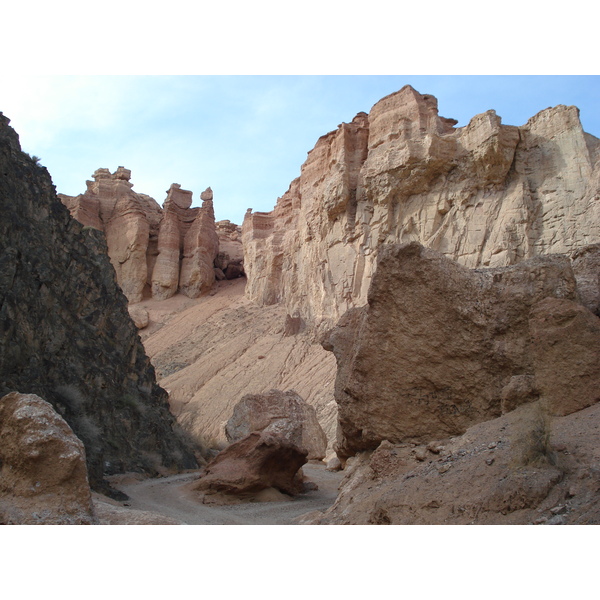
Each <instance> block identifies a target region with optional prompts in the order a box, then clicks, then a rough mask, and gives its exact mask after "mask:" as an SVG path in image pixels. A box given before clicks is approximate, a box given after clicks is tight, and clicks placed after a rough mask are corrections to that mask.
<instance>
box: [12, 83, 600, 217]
mask: <svg viewBox="0 0 600 600" xmlns="http://www.w3.org/2000/svg"><path fill="white" fill-rule="evenodd" d="M407 83H408V84H411V85H412V86H413V87H414V88H415V89H417V90H418V91H420V92H421V93H427V94H433V95H434V96H436V97H437V99H438V107H439V112H440V115H442V116H445V117H449V118H455V119H458V121H459V123H458V126H464V125H466V124H467V123H468V122H469V120H470V119H471V118H472V117H473V116H474V115H475V114H478V113H481V112H484V111H486V110H488V109H495V110H496V112H497V113H498V114H499V115H500V116H501V117H502V122H503V123H506V124H510V125H522V124H524V123H525V122H526V121H527V119H529V118H530V117H532V116H533V115H534V114H536V113H537V112H539V111H540V110H542V109H544V108H547V107H548V106H555V105H557V104H567V105H571V104H574V105H576V106H578V107H579V108H580V111H581V120H582V123H583V125H584V129H585V130H586V131H588V132H589V133H592V134H593V135H596V136H597V137H600V113H599V111H598V107H599V106H600V76H595V75H592V76H469V75H464V76H457V75H441V76H433V75H428V76H416V75H406V76H402V75H394V76H379V75H367V76H358V75H350V76H327V75H320V76H300V75H283V76H267V75H259V76H249V75H246V76H219V75H216V76H158V75H150V76H127V75H118V76H108V75H92V76H85V75H74V76H59V75H15V76H10V77H4V78H3V79H2V80H0V111H2V112H4V114H5V115H6V116H7V117H9V118H10V119H11V124H12V126H13V127H14V128H15V129H16V131H17V132H18V133H19V135H20V138H21V145H22V147H23V149H24V150H25V151H27V152H29V153H30V154H32V155H36V156H40V157H41V162H42V164H43V165H44V166H46V167H47V168H48V170H49V171H50V174H51V175H52V178H53V181H54V183H55V185H56V188H57V190H58V191H59V192H63V193H65V194H70V195H76V194H78V193H82V192H84V191H85V181H86V179H89V178H90V177H91V174H92V173H93V172H94V170H95V169H97V168H99V167H107V168H109V169H110V170H111V171H114V170H115V169H116V168H117V167H118V166H119V165H123V166H125V167H126V168H128V169H131V171H132V179H131V181H132V183H133V184H134V188H133V189H134V190H135V191H137V192H140V193H145V194H149V195H150V196H152V197H153V198H155V199H156V200H157V201H158V202H159V203H161V204H162V202H163V201H164V199H165V196H166V190H167V188H168V187H169V186H170V185H171V183H179V184H181V186H182V187H183V188H184V189H190V190H192V191H193V192H194V199H195V201H197V202H199V197H200V193H201V192H202V191H203V190H204V189H205V188H206V187H208V186H211V187H212V189H213V192H214V194H215V211H216V216H217V219H229V220H231V221H234V222H236V223H241V221H242V219H243V216H244V213H245V211H246V209H247V208H253V209H254V210H262V211H268V210H271V209H272V208H273V207H274V205H275V202H276V200H277V198H278V197H279V196H281V195H282V194H283V193H284V192H285V191H286V190H287V187H288V185H289V183H290V182H291V181H292V179H294V178H295V177H297V176H298V175H299V174H300V166H301V164H302V163H303V162H304V160H305V159H306V154H307V152H308V151H309V150H311V149H312V148H313V146H314V144H315V142H316V141H317V139H318V138H319V137H320V136H321V135H324V134H325V133H327V132H328V131H331V130H333V129H335V128H336V127H337V125H338V124H340V123H341V122H348V121H351V120H352V118H353V117H354V116H355V114H356V113H357V112H359V111H365V112H369V110H370V109H371V107H372V106H373V104H375V103H376V102H377V101H378V100H379V99H381V98H382V97H383V96H385V95H387V94H389V93H392V92H394V91H397V90H399V89H400V88H401V87H402V86H403V85H405V84H407Z"/></svg>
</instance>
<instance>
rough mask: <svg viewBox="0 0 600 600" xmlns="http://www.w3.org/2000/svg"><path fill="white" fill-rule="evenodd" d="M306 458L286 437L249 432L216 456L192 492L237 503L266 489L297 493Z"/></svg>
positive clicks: (299, 490)
mask: <svg viewBox="0 0 600 600" xmlns="http://www.w3.org/2000/svg"><path fill="white" fill-rule="evenodd" d="M306 456H307V451H306V450H304V449H301V448H299V447H298V446H296V445H295V444H293V443H291V442H290V441H289V439H286V437H285V436H281V435H276V434H273V433H268V432H266V431H265V432H261V433H258V432H255V433H251V434H250V435H248V436H246V437H245V438H243V439H242V440H240V441H239V442H235V443H234V444H232V445H231V446H228V447H227V448H225V450H223V451H222V452H221V453H220V454H218V455H217V456H216V457H215V458H214V459H213V460H212V461H211V462H210V463H209V464H208V465H207V466H206V468H205V471H204V474H203V475H202V476H201V478H200V479H199V480H198V481H197V482H196V483H194V485H193V486H192V489H193V490H195V491H197V492H202V493H204V494H206V495H207V496H211V495H215V494H216V495H219V496H221V497H224V498H227V497H229V498H230V499H233V498H236V499H240V500H244V499H245V500H249V499H253V498H254V497H255V496H256V494H258V493H259V492H261V491H263V490H266V489H269V488H275V489H276V490H278V491H280V492H283V493H284V494H289V495H294V494H298V493H301V492H302V491H303V489H304V486H303V483H302V477H301V476H299V474H298V470H299V469H300V467H302V465H303V464H305V463H306V462H307V458H306ZM205 501H206V500H205ZM209 501H210V500H209Z"/></svg>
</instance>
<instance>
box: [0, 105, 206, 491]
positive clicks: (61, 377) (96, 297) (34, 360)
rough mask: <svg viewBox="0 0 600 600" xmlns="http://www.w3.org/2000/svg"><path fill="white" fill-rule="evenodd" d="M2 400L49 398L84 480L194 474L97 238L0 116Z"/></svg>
mask: <svg viewBox="0 0 600 600" xmlns="http://www.w3.org/2000/svg"><path fill="white" fill-rule="evenodd" d="M0 172H1V173H2V178H0V213H1V214H2V219H1V220H0V394H2V395H4V394H7V393H9V392H11V391H15V390H18V391H20V392H22V393H27V394H37V395H38V396H40V397H42V398H44V399H45V400H46V401H48V402H50V404H52V406H54V408H55V409H56V410H57V412H58V413H59V414H60V415H61V416H62V417H63V418H64V419H65V420H66V421H67V423H68V424H69V426H70V427H71V428H72V429H73V431H74V432H75V434H76V435H77V437H79V438H80V439H81V440H82V441H83V443H84V445H85V449H86V458H87V464H88V474H89V478H90V482H91V484H92V486H93V487H95V488H96V489H101V488H102V485H103V474H104V473H105V472H106V473H115V472H120V471H123V470H133V471H140V470H142V471H146V472H149V473H157V472H159V471H160V470H162V469H166V468H176V469H179V468H186V467H193V466H194V465H195V464H196V463H195V460H194V458H193V454H192V452H191V451H190V450H189V449H188V447H187V445H186V444H185V443H184V442H183V441H182V439H181V438H180V437H179V434H178V433H177V429H176V428H175V423H174V419H173V417H172V415H171V414H170V412H169V410H168V405H167V394H166V392H165V391H164V390H163V389H162V388H160V387H159V386H158V385H157V384H156V378H155V372H154V368H153V367H152V365H151V364H150V361H149V359H148V358H147V356H146V354H145V352H144V348H143V346H142V343H141V341H140V338H139V336H138V333H137V329H136V327H135V325H134V324H133V322H132V320H131V318H130V317H129V314H128V312H127V299H126V297H125V296H124V295H123V293H122V292H121V290H120V289H119V286H118V285H117V282H116V280H115V270H114V268H113V267H112V266H111V263H110V261H109V259H108V256H107V249H106V244H105V242H104V239H103V238H104V236H102V235H101V234H100V233H99V232H97V231H96V230H95V229H93V228H86V227H83V226H82V225H81V224H80V223H79V222H77V221H76V220H75V219H73V218H71V216H70V215H69V211H68V210H67V209H66V208H65V207H64V206H63V205H62V204H61V202H60V201H59V200H58V198H57V197H56V193H55V190H54V186H53V185H52V181H51V179H50V176H49V174H48V172H47V171H46V170H45V169H44V168H43V167H40V166H38V165H36V164H35V163H34V161H33V160H31V159H30V158H29V157H28V156H27V155H25V154H23V153H22V152H21V151H20V146H19V140H18V136H17V134H16V133H15V132H14V131H13V130H12V128H10V127H9V125H8V119H6V118H5V117H4V116H2V115H0Z"/></svg>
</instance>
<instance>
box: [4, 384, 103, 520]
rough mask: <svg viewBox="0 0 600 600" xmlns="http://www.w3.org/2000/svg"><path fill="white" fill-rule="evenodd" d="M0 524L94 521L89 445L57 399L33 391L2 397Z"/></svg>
mask: <svg viewBox="0 0 600 600" xmlns="http://www.w3.org/2000/svg"><path fill="white" fill-rule="evenodd" d="M0 439H1V440H2V443H1V444H0V524H10V525H15V524H19V525H89V524H92V523H93V522H94V521H95V518H94V510H93V505H92V495H91V491H90V486H89V483H88V477H87V468H86V464H85V450H84V447H83V443H82V442H81V440H79V439H78V438H77V437H76V436H75V434H74V433H73V430H72V429H71V428H70V427H69V426H68V425H67V423H66V421H65V420H64V419H63V418H62V417H61V416H60V415H59V414H58V413H57V412H56V411H55V410H54V409H53V408H52V405H51V404H49V403H48V402H46V401H45V400H42V398H40V397H39V396H36V395H34V394H20V393H17V392H12V393H10V394H7V395H6V396H4V397H3V398H2V399H0Z"/></svg>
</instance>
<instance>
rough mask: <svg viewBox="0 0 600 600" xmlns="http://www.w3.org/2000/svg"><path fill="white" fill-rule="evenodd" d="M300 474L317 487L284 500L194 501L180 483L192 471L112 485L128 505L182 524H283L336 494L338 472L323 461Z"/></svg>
mask: <svg viewBox="0 0 600 600" xmlns="http://www.w3.org/2000/svg"><path fill="white" fill-rule="evenodd" d="M303 471H304V474H305V475H306V476H307V477H308V478H309V479H310V480H311V481H314V482H315V483H316V484H317V485H318V486H319V489H318V490H314V491H311V492H308V493H306V494H302V495H300V496H297V497H296V498H294V499H293V500H290V501H284V502H253V503H248V504H235V505H230V506H209V505H204V504H199V503H197V502H194V501H193V500H192V499H191V498H189V497H188V496H187V495H186V494H185V492H184V490H183V489H182V486H183V485H184V484H187V483H189V482H191V481H193V480H194V479H195V478H196V477H197V474H196V473H186V474H183V475H173V476H171V477H163V478H159V479H147V480H144V481H137V482H131V483H121V484H119V485H115V487H117V488H118V489H120V490H121V491H123V492H125V493H126V494H127V495H128V496H129V498H130V500H129V501H128V502H127V505H129V507H130V508H132V509H136V510H143V511H150V512H154V513H158V514H160V515H164V516H167V517H171V518H172V519H176V520H178V521H180V522H182V523H184V524H186V525H287V524H291V523H292V521H293V520H294V519H296V518H297V517H299V516H300V515H303V514H306V513H308V512H312V511H314V510H320V511H324V510H326V509H327V508H329V507H330V506H331V505H332V504H333V502H334V501H335V499H336V497H337V488H338V485H339V483H340V481H341V480H342V478H343V475H344V474H343V473H342V472H337V473H331V472H329V471H327V470H325V465H318V464H307V465H304V467H303Z"/></svg>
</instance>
